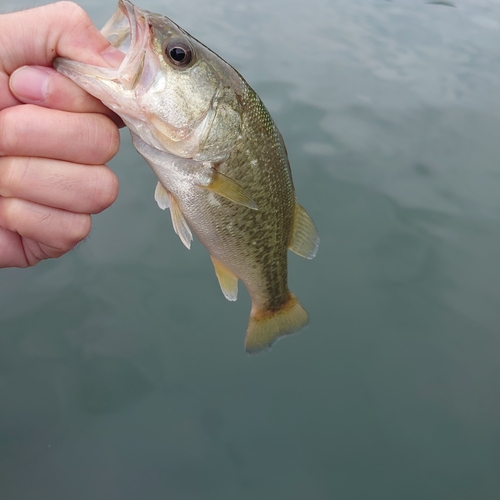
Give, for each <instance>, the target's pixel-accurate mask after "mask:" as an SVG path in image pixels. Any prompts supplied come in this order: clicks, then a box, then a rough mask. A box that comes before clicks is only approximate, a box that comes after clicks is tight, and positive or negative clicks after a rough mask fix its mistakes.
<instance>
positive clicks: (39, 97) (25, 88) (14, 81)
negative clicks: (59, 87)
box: [9, 66, 54, 102]
mask: <svg viewBox="0 0 500 500" xmlns="http://www.w3.org/2000/svg"><path fill="white" fill-rule="evenodd" d="M53 71H54V70H52V69H51V68H45V67H43V66H23V67H22V68H19V69H17V70H16V71H14V73H12V75H11V76H10V80H9V87H10V90H11V92H12V93H13V94H14V95H15V96H16V97H18V98H22V100H23V101H33V102H42V101H44V100H45V99H46V98H47V87H48V83H49V74H50V73H52V72H53Z"/></svg>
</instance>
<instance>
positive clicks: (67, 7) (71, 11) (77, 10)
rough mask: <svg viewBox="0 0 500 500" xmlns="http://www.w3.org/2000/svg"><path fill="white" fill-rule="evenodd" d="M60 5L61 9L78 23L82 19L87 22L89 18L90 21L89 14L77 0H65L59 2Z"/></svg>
mask: <svg viewBox="0 0 500 500" xmlns="http://www.w3.org/2000/svg"><path fill="white" fill-rule="evenodd" d="M58 7H59V8H60V9H61V11H62V12H64V14H65V15H66V16H68V18H70V19H72V20H73V22H76V23H78V22H82V21H84V22H85V21H87V20H88V21H89V22H90V18H89V16H88V14H87V13H86V12H85V10H84V9H83V8H82V7H80V6H79V5H78V4H77V3H75V2H70V1H68V0H65V1H63V2H59V3H58Z"/></svg>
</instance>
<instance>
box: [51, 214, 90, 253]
mask: <svg viewBox="0 0 500 500" xmlns="http://www.w3.org/2000/svg"><path fill="white" fill-rule="evenodd" d="M91 228H92V219H91V217H90V215H87V214H72V217H70V219H69V221H68V224H67V225H66V228H65V231H64V234H63V237H62V238H61V242H60V244H59V245H57V247H58V249H60V250H61V251H63V252H68V251H69V250H71V249H72V248H73V247H74V246H75V245H77V244H78V243H80V241H82V240H84V239H85V238H86V237H87V236H88V235H89V233H90V229H91Z"/></svg>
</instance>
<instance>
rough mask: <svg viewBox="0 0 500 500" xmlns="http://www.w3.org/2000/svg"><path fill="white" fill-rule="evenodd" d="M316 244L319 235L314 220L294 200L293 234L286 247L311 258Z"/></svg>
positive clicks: (316, 246) (314, 253) (316, 247)
mask: <svg viewBox="0 0 500 500" xmlns="http://www.w3.org/2000/svg"><path fill="white" fill-rule="evenodd" d="M318 246H319V236H318V232H317V231H316V226H315V225H314V222H313V221H312V219H311V217H309V215H308V213H307V212H306V211H305V210H304V209H303V208H302V207H301V206H300V205H299V204H298V203H297V202H295V215H294V221H293V235H292V241H291V243H290V246H289V247H288V248H289V249H290V250H291V251H292V252H294V253H296V254H297V255H300V256H301V257H305V258H306V259H312V258H313V257H314V256H315V255H316V252H317V251H318Z"/></svg>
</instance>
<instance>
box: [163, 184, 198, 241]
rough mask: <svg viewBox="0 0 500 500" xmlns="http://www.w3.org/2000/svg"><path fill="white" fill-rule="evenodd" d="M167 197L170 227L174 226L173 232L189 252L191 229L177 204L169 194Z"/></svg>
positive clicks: (191, 239) (191, 236) (191, 238)
mask: <svg viewBox="0 0 500 500" xmlns="http://www.w3.org/2000/svg"><path fill="white" fill-rule="evenodd" d="M168 197H169V206H170V215H171V216H172V225H173V226H174V231H175V232H176V233H177V234H178V235H179V238H180V239H181V241H182V243H184V245H185V246H186V248H187V249H188V250H189V249H190V248H191V241H193V235H192V234H191V229H189V226H188V223H187V222H186V219H185V218H184V215H182V212H181V209H180V207H179V203H178V202H177V200H176V199H175V198H174V196H172V195H171V194H170V193H169V195H168Z"/></svg>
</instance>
